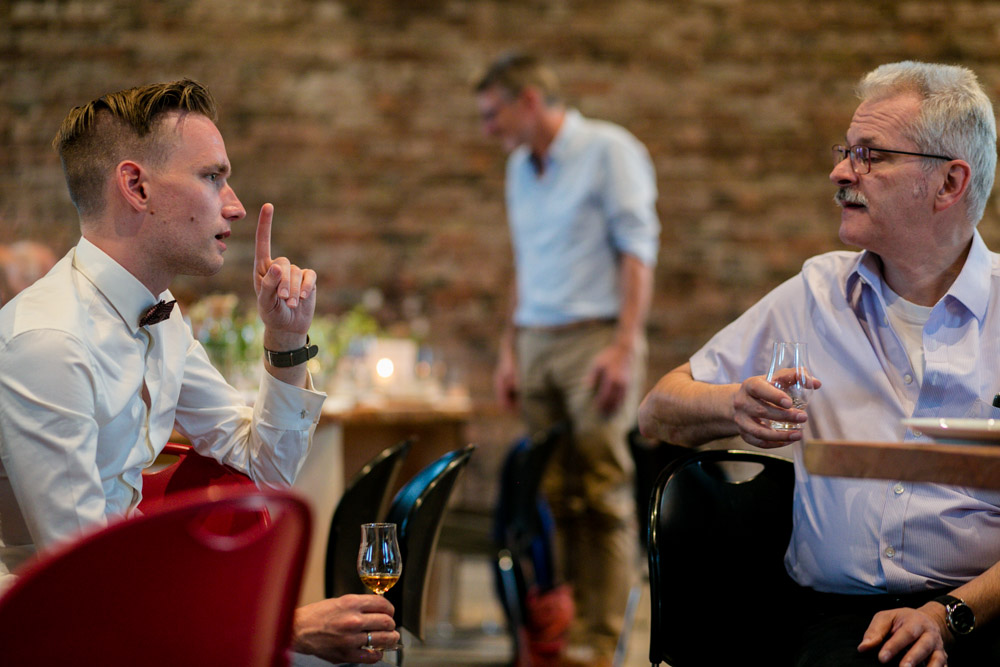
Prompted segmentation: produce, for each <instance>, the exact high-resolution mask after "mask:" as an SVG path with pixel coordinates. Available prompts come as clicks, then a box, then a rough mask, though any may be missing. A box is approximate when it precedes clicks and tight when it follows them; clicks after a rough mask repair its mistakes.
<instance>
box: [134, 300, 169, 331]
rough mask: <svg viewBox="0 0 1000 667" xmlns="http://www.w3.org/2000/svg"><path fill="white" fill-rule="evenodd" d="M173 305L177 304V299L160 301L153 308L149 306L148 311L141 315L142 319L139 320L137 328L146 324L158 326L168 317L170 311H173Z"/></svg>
mask: <svg viewBox="0 0 1000 667" xmlns="http://www.w3.org/2000/svg"><path fill="white" fill-rule="evenodd" d="M175 303H177V299H174V300H173V301H167V302H163V301H160V302H159V303H158V304H156V305H155V306H151V307H150V309H149V310H147V311H146V312H145V313H143V315H142V317H140V318H139V326H140V327H144V326H146V325H147V324H159V323H160V322H162V321H163V320H165V319H167V318H168V317H170V311H171V310H173V309H174V304H175Z"/></svg>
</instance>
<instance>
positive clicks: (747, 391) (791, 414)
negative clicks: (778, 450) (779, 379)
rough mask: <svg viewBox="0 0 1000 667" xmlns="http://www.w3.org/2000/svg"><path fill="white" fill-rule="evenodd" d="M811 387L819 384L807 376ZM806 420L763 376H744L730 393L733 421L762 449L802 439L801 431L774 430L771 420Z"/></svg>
mask: <svg viewBox="0 0 1000 667" xmlns="http://www.w3.org/2000/svg"><path fill="white" fill-rule="evenodd" d="M810 381H811V382H812V388H813V389H819V387H820V386H821V385H822V383H821V382H820V381H819V380H818V379H816V378H814V377H813V378H810ZM772 420H774V421H783V422H796V423H803V422H805V421H806V413H805V411H804V410H799V409H797V408H793V407H792V399H791V398H790V397H789V396H788V394H786V393H785V392H783V391H781V390H780V389H778V388H777V387H775V386H774V385H772V384H770V383H769V382H768V381H767V380H765V379H764V377H763V376H760V375H757V376H754V377H751V378H747V379H746V380H744V381H743V384H741V385H740V387H739V389H738V390H737V391H736V394H735V395H734V396H733V421H735V422H736V426H737V427H738V428H739V430H740V436H741V437H742V438H743V439H744V440H745V441H747V442H748V443H750V444H751V445H754V446H756V447H763V448H765V449H767V448H771V447H782V446H784V445H787V444H789V443H790V442H794V441H796V440H801V439H802V431H801V430H798V429H796V430H791V431H776V430H774V429H773V428H771V421H772Z"/></svg>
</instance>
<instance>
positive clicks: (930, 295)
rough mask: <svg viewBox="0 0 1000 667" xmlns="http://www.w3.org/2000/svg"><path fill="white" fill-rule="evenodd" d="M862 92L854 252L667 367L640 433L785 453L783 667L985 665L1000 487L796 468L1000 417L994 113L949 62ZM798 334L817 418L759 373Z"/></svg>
mask: <svg viewBox="0 0 1000 667" xmlns="http://www.w3.org/2000/svg"><path fill="white" fill-rule="evenodd" d="M858 93H859V97H860V99H861V104H860V105H859V106H858V108H857V111H856V112H855V114H854V118H853V119H852V121H851V125H850V127H849V129H848V132H847V136H846V143H847V144H848V145H838V146H834V147H833V155H834V161H835V166H834V168H833V171H832V172H831V174H830V180H832V181H833V183H834V184H835V185H836V186H837V193H836V196H835V201H836V202H837V204H838V205H839V206H840V208H841V218H840V238H841V240H842V241H843V242H844V243H846V244H848V245H851V246H855V247H858V248H861V249H862V252H860V253H855V252H846V251H839V252H830V253H827V254H824V255H820V256H818V257H813V258H811V259H809V260H808V261H807V262H806V263H805V264H804V266H803V267H802V271H801V273H799V274H798V275H796V276H795V277H793V278H791V279H790V280H788V281H787V282H785V283H784V284H782V285H780V286H779V287H777V288H776V289H775V290H774V291H773V292H771V293H770V294H769V295H767V296H766V297H764V298H763V299H762V300H761V301H760V302H759V303H757V304H756V305H755V306H753V307H752V308H751V309H750V310H748V311H747V312H746V313H744V314H743V315H742V316H741V317H740V318H738V319H737V320H736V321H735V322H733V323H732V324H730V325H729V326H728V327H726V328H725V329H723V330H722V331H721V332H719V333H718V334H716V335H715V336H714V337H713V338H712V339H711V340H710V341H709V342H708V343H707V344H706V345H705V346H704V347H703V348H702V349H701V350H699V351H698V352H697V353H696V354H695V355H694V356H693V357H691V359H690V361H689V362H688V363H686V364H684V365H682V366H680V367H678V368H676V369H674V370H673V371H671V372H670V373H668V374H667V375H665V376H663V378H661V379H660V381H659V382H658V383H657V385H656V386H655V387H654V389H653V390H652V391H651V392H650V393H649V395H648V396H647V397H646V399H645V400H644V401H643V404H642V407H641V408H640V426H641V428H642V430H643V432H644V433H645V434H646V435H647V436H652V437H656V438H660V439H663V440H668V441H671V442H675V443H680V444H688V445H698V444H701V443H703V442H706V441H708V440H712V439H715V438H720V437H727V436H733V435H740V436H742V437H743V439H744V440H746V441H747V442H748V443H750V444H752V445H756V446H759V447H764V448H771V447H778V446H782V445H788V444H789V443H792V444H793V450H792V451H793V452H794V458H795V466H796V484H795V495H794V505H793V507H794V509H793V519H794V521H793V526H794V528H793V532H792V538H791V541H790V543H789V545H788V549H787V552H786V555H785V566H786V570H787V572H788V574H789V576H790V577H791V578H792V580H794V581H795V582H796V583H797V584H798V586H799V589H798V591H799V595H798V597H797V598H796V599H794V600H790V601H789V614H788V616H787V617H785V618H782V619H767V622H769V623H770V622H773V626H771V627H773V632H774V633H775V635H776V642H775V645H776V647H778V648H776V650H778V649H780V648H781V647H785V646H787V647H788V648H789V651H790V653H791V655H790V656H789V659H788V661H787V662H788V663H789V664H795V665H803V666H804V665H809V666H810V667H815V666H817V665H831V666H833V665H837V666H838V667H841V666H843V665H876V664H886V663H892V664H899V665H902V666H915V665H918V664H927V665H929V666H930V667H942V666H943V665H946V664H950V665H952V667H955V666H959V667H961V666H962V665H987V664H989V665H996V664H1000V633H997V632H996V623H995V622H994V619H995V618H996V616H997V615H998V614H1000V564H998V561H1000V493H997V492H993V491H984V490H979V489H971V488H964V487H954V486H945V485H939V484H926V483H920V484H916V483H914V484H911V483H908V482H907V483H904V482H901V481H899V480H867V479H866V480H860V479H844V478H833V477H817V476H812V475H810V474H809V473H808V472H807V471H806V470H805V468H804V467H803V464H802V452H801V448H800V446H799V443H800V442H801V440H802V439H803V438H809V439H821V438H822V439H834V440H871V441H898V440H908V441H910V440H917V441H919V440H921V439H922V436H921V435H920V434H919V433H917V432H914V431H912V430H907V429H906V427H904V426H903V425H901V419H902V418H904V417H980V418H982V417H998V418H1000V409H998V408H995V407H994V406H993V405H992V404H991V398H992V397H993V396H994V395H995V394H996V392H997V389H998V388H1000V344H998V341H1000V256H998V255H997V254H995V253H992V252H990V251H989V250H988V249H987V247H986V245H985V243H984V242H983V239H982V238H981V236H980V234H979V232H978V231H977V229H976V227H977V225H978V223H979V220H980V219H981V218H982V216H983V211H984V209H985V206H986V203H987V200H988V197H989V193H990V190H991V188H992V186H993V178H994V172H995V169H996V156H997V153H996V125H995V120H994V114H993V107H992V105H991V103H990V101H989V99H988V98H987V96H986V94H985V93H984V91H983V89H982V87H981V86H980V85H979V83H978V81H977V80H976V77H975V75H974V74H973V73H972V72H970V71H969V70H967V69H965V68H961V67H954V66H945V65H932V64H925V63H914V62H903V63H895V64H891V65H884V66H882V67H879V68H877V69H876V70H874V71H873V72H871V73H869V74H868V75H867V76H865V77H864V78H863V79H862V81H861V82H860V84H859V87H858ZM791 340H794V341H802V342H806V343H808V344H809V353H810V364H811V370H812V372H813V373H814V375H815V376H816V377H818V378H819V379H820V380H821V382H822V385H821V386H820V387H819V388H818V390H817V391H815V392H814V396H813V398H812V400H811V402H810V404H809V406H808V418H807V414H806V411H805V410H800V409H796V408H794V407H793V406H792V402H791V400H790V399H789V397H788V396H787V395H785V394H784V393H783V392H781V391H780V390H778V389H776V388H775V387H773V386H771V385H770V384H768V383H767V382H766V381H765V380H764V378H763V377H762V376H761V373H762V372H763V371H764V370H765V369H766V363H767V355H768V352H769V350H770V344H771V342H772V341H791ZM771 420H776V421H784V422H789V421H790V422H796V423H798V424H800V425H801V428H800V429H792V430H783V431H779V430H775V429H773V428H771V425H770V424H771ZM886 474H887V475H891V474H892V472H891V471H886ZM720 632H721V630H720ZM925 661H926V662H925ZM775 664H780V663H775Z"/></svg>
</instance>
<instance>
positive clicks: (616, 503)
mask: <svg viewBox="0 0 1000 667" xmlns="http://www.w3.org/2000/svg"><path fill="white" fill-rule="evenodd" d="M475 91H476V101H477V106H478V109H479V114H480V118H481V120H482V123H483V129H484V131H485V132H486V134H488V135H489V136H491V137H495V138H497V139H499V140H500V141H501V142H502V144H503V147H504V149H505V150H506V151H508V152H509V153H510V157H509V159H508V161H507V180H506V201H507V214H508V217H509V223H510V229H511V236H512V240H513V246H514V255H515V266H516V285H515V287H514V291H513V295H512V299H511V301H512V308H511V316H510V318H509V319H508V321H507V322H506V323H505V326H504V330H503V334H502V336H501V341H500V352H499V361H498V364H497V370H496V374H495V380H494V386H495V390H496V393H497V396H498V399H499V401H500V403H501V405H503V406H504V407H506V408H511V409H512V408H515V407H519V408H520V412H521V416H522V418H523V419H524V421H525V422H526V424H527V426H528V428H529V429H530V431H531V432H537V431H539V430H547V429H549V428H551V427H552V426H554V425H555V424H556V423H558V422H560V421H564V420H568V421H569V422H570V423H571V425H572V437H571V438H570V439H569V440H568V441H567V442H566V443H565V444H564V445H563V446H562V449H561V450H559V451H557V452H556V453H555V455H554V457H553V460H552V463H551V464H550V466H549V470H547V471H546V476H545V480H544V490H545V493H546V496H547V498H548V501H549V503H550V504H551V506H552V511H553V515H554V517H555V520H556V526H557V537H558V545H557V559H558V560H559V562H558V563H557V568H558V569H559V571H560V574H561V576H562V577H563V578H565V579H566V580H567V581H568V582H570V583H571V584H572V585H573V589H574V597H575V601H576V606H577V614H578V622H577V623H575V625H574V627H573V631H572V632H571V636H570V641H571V642H574V643H577V644H584V645H586V646H589V647H591V648H592V649H593V656H592V657H590V658H588V659H587V660H586V661H585V662H584V663H583V664H592V665H610V664H611V659H612V656H613V655H614V651H615V646H616V643H617V641H618V636H619V634H620V632H621V629H622V624H623V618H624V610H625V605H626V602H627V597H628V591H629V590H630V588H631V587H632V585H633V584H634V583H635V581H636V575H635V573H636V569H637V566H638V554H637V544H638V535H637V527H636V511H635V502H634V499H633V492H632V482H633V473H634V467H633V464H632V459H631V457H630V454H629V450H628V445H627V435H628V431H629V430H630V429H631V427H632V426H633V425H634V424H635V421H636V410H637V406H638V402H639V399H640V398H641V394H640V392H641V391H642V389H643V380H644V374H643V369H644V367H645V361H646V342H645V333H644V328H645V323H646V315H647V312H648V310H649V302H650V297H651V292H652V279H653V267H654V265H655V262H656V255H657V250H658V246H659V231H660V224H659V220H658V218H657V215H656V197H657V191H656V180H655V174H654V171H653V166H652V163H651V161H650V158H649V154H648V152H647V151H646V149H645V147H643V145H642V144H641V143H639V141H638V140H637V139H636V138H635V137H634V136H632V135H631V134H629V133H628V132H627V131H626V130H624V129H622V128H621V127H618V126H616V125H613V124H611V123H606V122H601V121H594V120H590V119H587V118H584V117H583V116H581V115H580V113H578V112H577V111H575V110H572V109H567V108H566V107H565V106H564V104H563V102H562V101H561V99H560V96H559V92H558V84H557V80H556V77H555V75H554V74H553V73H552V72H551V71H550V70H549V69H548V68H547V67H545V66H544V65H543V64H542V63H541V62H540V61H539V60H538V59H537V58H536V57H534V56H531V55H527V54H516V53H515V54H508V55H505V56H503V57H501V58H500V59H498V60H497V61H495V62H494V63H493V64H492V65H491V66H490V67H489V68H488V70H487V71H486V73H485V74H484V75H483V76H482V77H481V78H480V79H479V81H478V83H477V84H476V87H475Z"/></svg>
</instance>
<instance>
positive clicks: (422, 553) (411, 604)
mask: <svg viewBox="0 0 1000 667" xmlns="http://www.w3.org/2000/svg"><path fill="white" fill-rule="evenodd" d="M475 449H476V447H475V445H469V446H467V447H465V448H463V449H457V450H455V451H452V452H448V453H447V454H445V455H444V456H442V457H440V458H439V459H437V460H436V461H434V462H433V463H431V464H430V465H428V466H426V467H425V468H424V469H423V470H421V471H420V472H418V473H417V474H416V476H414V478H413V479H411V480H410V481H409V482H407V483H406V484H405V485H404V486H403V488H401V489H400V490H399V493H397V494H396V497H395V498H394V499H393V501H392V505H391V506H390V507H389V512H388V514H387V515H386V519H385V520H386V522H388V523H394V524H396V526H397V537H398V538H399V547H400V550H401V551H402V553H403V575H402V576H401V577H400V578H399V581H398V582H397V583H396V585H395V586H393V587H392V588H391V589H389V591H388V592H387V593H386V594H385V597H386V598H387V599H388V600H389V601H390V602H392V604H393V606H394V607H395V608H396V614H395V620H396V626H397V627H403V628H406V629H407V630H409V631H410V632H411V633H413V635H414V636H416V637H417V638H418V639H420V640H421V641H423V639H424V591H425V590H426V589H427V581H428V578H429V577H430V573H431V564H432V560H433V558H434V552H435V550H436V548H437V541H438V536H439V534H440V532H441V520H442V518H443V517H444V513H445V510H446V509H447V505H448V500H449V499H450V498H451V494H452V491H453V490H454V488H455V483H456V482H457V481H458V478H459V475H460V473H461V472H462V470H463V469H464V468H465V465H466V464H467V463H468V462H469V457H471V456H472V452H473V451H474V450H475ZM401 657H402V656H401V655H400V658H401Z"/></svg>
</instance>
